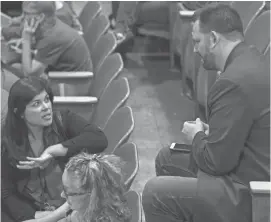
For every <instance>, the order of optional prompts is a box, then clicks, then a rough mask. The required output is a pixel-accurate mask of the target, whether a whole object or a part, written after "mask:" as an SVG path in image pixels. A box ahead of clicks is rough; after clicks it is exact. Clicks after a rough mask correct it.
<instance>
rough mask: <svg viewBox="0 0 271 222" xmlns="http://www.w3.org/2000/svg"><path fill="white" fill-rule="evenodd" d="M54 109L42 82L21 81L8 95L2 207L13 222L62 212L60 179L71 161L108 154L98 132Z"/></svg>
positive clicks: (33, 79) (74, 116)
mask: <svg viewBox="0 0 271 222" xmlns="http://www.w3.org/2000/svg"><path fill="white" fill-rule="evenodd" d="M53 108H54V107H53V93H52V91H51V89H50V87H49V86H48V83H47V81H46V80H44V79H42V78H39V77H27V78H22V79H19V80H18V81H17V82H15V84H14V85H13V86H12V88H11V90H10V92H9V97H8V112H7V116H6V118H5V122H4V124H3V126H2V130H1V170H2V171H1V203H2V206H4V209H5V210H6V211H5V213H6V214H7V215H8V216H9V217H10V218H12V219H13V220H14V221H23V220H28V219H34V218H35V214H36V212H38V211H43V210H49V211H50V210H54V209H56V208H57V207H59V206H61V205H62V204H63V203H64V202H65V200H64V199H63V198H61V196H60V193H61V192H62V182H61V176H62V173H63V170H64V166H65V163H67V161H68V159H69V158H70V157H72V156H74V155H76V154H78V153H80V152H81V151H85V152H88V153H93V154H94V153H101V152H103V151H104V150H105V149H106V148H107V144H108V142H107V138H106V136H105V134H104V133H103V132H102V131H101V130H100V129H99V128H98V127H97V126H95V125H94V124H91V123H88V122H87V121H86V120H85V119H83V118H82V117H80V116H78V115H77V114H75V113H73V112H71V111H69V110H63V111H55V110H54V109H53Z"/></svg>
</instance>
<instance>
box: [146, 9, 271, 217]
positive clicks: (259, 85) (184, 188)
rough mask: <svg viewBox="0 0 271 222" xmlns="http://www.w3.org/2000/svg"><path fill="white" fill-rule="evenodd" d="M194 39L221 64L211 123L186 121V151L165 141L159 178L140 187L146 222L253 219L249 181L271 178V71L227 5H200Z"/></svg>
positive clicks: (204, 58)
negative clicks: (245, 36)
mask: <svg viewBox="0 0 271 222" xmlns="http://www.w3.org/2000/svg"><path fill="white" fill-rule="evenodd" d="M192 39H193V42H194V52H195V53H197V54H198V55H199V56H200V58H201V62H202V65H203V68H205V69H206V70H215V71H220V72H221V73H220V74H219V76H218V78H217V79H216V82H215V83H214V84H213V86H212V87H211V89H210V90H209V93H208V97H207V105H206V106H207V112H206V113H207V114H206V115H207V120H208V122H207V124H205V123H203V122H202V121H201V120H200V119H199V118H197V119H196V121H192V122H185V123H184V125H183V130H182V131H183V133H184V134H185V135H186V136H187V140H188V141H187V144H183V145H182V148H183V149H182V150H179V151H177V150H171V149H169V148H168V147H165V148H163V149H162V150H161V151H160V152H159V153H158V155H157V157H156V160H155V167H156V174H157V176H158V177H156V178H153V179H151V180H150V181H148V182H147V184H146V185H145V187H144V190H143V194H142V202H143V208H144V212H145V218H146V222H152V221H155V222H164V221H171V222H173V221H174V222H175V221H176V222H177V221H186V222H192V221H193V222H198V221H208V222H237V221H238V222H251V221H252V196H251V191H250V182H251V181H270V70H269V64H268V63H266V59H265V56H264V55H262V54H261V53H260V52H259V51H258V50H257V49H256V48H255V47H251V46H250V45H248V44H247V43H246V42H245V39H244V30H243V24H242V20H241V18H240V16H239V14H238V13H237V12H236V10H235V9H233V8H232V7H231V6H229V5H224V4H214V5H209V6H207V7H204V8H203V9H201V10H199V11H196V13H195V22H194V23H193V29H192Z"/></svg>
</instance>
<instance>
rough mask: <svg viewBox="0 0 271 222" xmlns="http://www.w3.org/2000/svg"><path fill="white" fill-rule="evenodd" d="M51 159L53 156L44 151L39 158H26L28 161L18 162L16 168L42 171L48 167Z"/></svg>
mask: <svg viewBox="0 0 271 222" xmlns="http://www.w3.org/2000/svg"><path fill="white" fill-rule="evenodd" d="M52 158H53V156H52V155H51V154H50V153H49V152H47V151H46V150H45V151H44V152H43V153H42V154H41V156H40V157H26V159H27V160H28V161H19V165H17V167H18V168H19V169H23V170H30V169H34V168H40V169H44V168H46V167H47V166H48V165H49V163H50V161H51V159H52Z"/></svg>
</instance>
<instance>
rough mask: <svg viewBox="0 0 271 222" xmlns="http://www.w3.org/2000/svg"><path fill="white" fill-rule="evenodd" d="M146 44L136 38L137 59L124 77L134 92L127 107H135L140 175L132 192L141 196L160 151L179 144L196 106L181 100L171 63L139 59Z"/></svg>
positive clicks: (134, 139) (129, 64) (134, 138)
mask: <svg viewBox="0 0 271 222" xmlns="http://www.w3.org/2000/svg"><path fill="white" fill-rule="evenodd" d="M147 44H148V42H147V41H144V40H143V39H142V38H140V37H137V39H136V43H135V44H134V47H133V48H132V52H133V53H132V54H133V55H134V57H137V58H138V59H134V61H133V60H129V59H128V61H126V62H125V67H126V68H127V69H128V70H129V74H126V75H124V76H126V77H127V78H128V80H129V84H130V88H131V95H130V97H129V99H128V101H127V105H129V106H131V107H132V109H133V113H134V119H135V129H134V132H133V133H132V135H131V137H130V141H132V142H134V143H136V145H137V147H138V154H139V172H138V174H137V177H136V179H135V181H134V183H133V185H132V187H131V188H132V189H134V190H136V191H138V192H140V193H142V190H143V188H144V185H145V184H146V182H147V181H148V180H149V179H150V178H152V177H154V176H155V169H154V160H155V156H156V155H157V153H158V151H159V150H160V149H161V148H162V147H165V146H168V145H169V144H171V142H180V141H181V140H182V136H183V135H182V133H181V129H180V128H181V126H182V124H183V122H184V121H186V120H191V118H192V117H193V103H192V102H191V101H189V100H188V99H186V98H184V97H182V96H181V81H180V78H181V76H180V73H177V72H171V71H169V61H168V59H167V60H155V59H151V58H149V59H146V57H145V58H143V59H140V55H141V54H142V53H143V52H140V51H146V48H147ZM152 44H155V43H154V41H152ZM157 44H159V42H157ZM139 45H140V46H141V49H139V47H138V46H139ZM157 47H158V46H157ZM157 47H155V46H154V48H157Z"/></svg>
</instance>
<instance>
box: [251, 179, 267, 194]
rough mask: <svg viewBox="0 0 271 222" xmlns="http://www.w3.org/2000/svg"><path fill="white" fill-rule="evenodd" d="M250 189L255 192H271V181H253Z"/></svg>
mask: <svg viewBox="0 0 271 222" xmlns="http://www.w3.org/2000/svg"><path fill="white" fill-rule="evenodd" d="M250 189H251V191H252V193H254V194H270V190H271V183H270V182H264V181H251V182H250Z"/></svg>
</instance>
